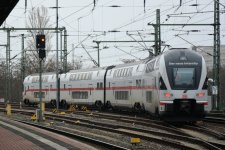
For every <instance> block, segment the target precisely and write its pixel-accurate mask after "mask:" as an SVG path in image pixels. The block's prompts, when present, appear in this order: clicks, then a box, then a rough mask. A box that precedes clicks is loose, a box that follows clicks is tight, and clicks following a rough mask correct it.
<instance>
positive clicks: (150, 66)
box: [146, 60, 155, 73]
mask: <svg viewBox="0 0 225 150" xmlns="http://www.w3.org/2000/svg"><path fill="white" fill-rule="evenodd" d="M154 64H155V60H153V61H151V62H150V63H148V64H147V66H146V73H149V72H152V71H154Z"/></svg>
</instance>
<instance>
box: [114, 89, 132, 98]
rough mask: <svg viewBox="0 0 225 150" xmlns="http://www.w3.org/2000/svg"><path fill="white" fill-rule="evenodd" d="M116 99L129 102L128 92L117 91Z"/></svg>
mask: <svg viewBox="0 0 225 150" xmlns="http://www.w3.org/2000/svg"><path fill="white" fill-rule="evenodd" d="M115 99H116V100H128V99H129V95H128V91H115Z"/></svg>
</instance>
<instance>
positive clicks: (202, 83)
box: [23, 49, 209, 118]
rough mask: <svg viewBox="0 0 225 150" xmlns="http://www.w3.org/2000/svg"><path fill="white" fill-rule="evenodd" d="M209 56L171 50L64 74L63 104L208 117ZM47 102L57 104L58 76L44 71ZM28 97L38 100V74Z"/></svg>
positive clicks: (28, 81) (29, 80) (30, 80)
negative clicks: (146, 57) (139, 59)
mask: <svg viewBox="0 0 225 150" xmlns="http://www.w3.org/2000/svg"><path fill="white" fill-rule="evenodd" d="M206 75H207V70H206V64H205V61H204V58H203V57H202V56H201V55H200V54H198V53H197V52H195V51H191V50H188V49H172V50H168V51H166V52H165V53H163V54H161V55H159V56H157V57H155V58H153V59H151V60H145V61H139V62H135V63H130V64H122V65H116V66H109V67H102V68H94V69H85V70H71V71H69V72H67V73H65V74H60V105H61V106H65V105H67V104H77V105H94V106H96V107H99V108H101V107H105V108H110V107H112V108H116V107H119V108H121V109H122V108H125V109H127V108H130V109H135V110H145V111H148V112H150V113H153V114H156V115H159V116H181V117H183V116H190V117H194V118H196V117H197V118H199V117H200V118H201V117H203V116H204V115H205V114H206V113H207V111H208V110H209V107H208V101H207V97H208V94H207V76H206ZM42 80H43V84H42V87H43V93H42V97H43V101H44V102H46V103H50V104H52V105H53V106H54V105H56V90H57V88H56V75H55V73H44V74H43V79H42ZM23 101H24V103H25V104H31V103H39V75H38V74H34V75H29V76H27V77H26V78H25V80H24V93H23Z"/></svg>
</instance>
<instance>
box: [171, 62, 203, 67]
mask: <svg viewBox="0 0 225 150" xmlns="http://www.w3.org/2000/svg"><path fill="white" fill-rule="evenodd" d="M198 64H199V63H198V62H169V66H198Z"/></svg>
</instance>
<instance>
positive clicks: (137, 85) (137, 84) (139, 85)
mask: <svg viewBox="0 0 225 150" xmlns="http://www.w3.org/2000/svg"><path fill="white" fill-rule="evenodd" d="M136 87H141V79H139V80H136Z"/></svg>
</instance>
